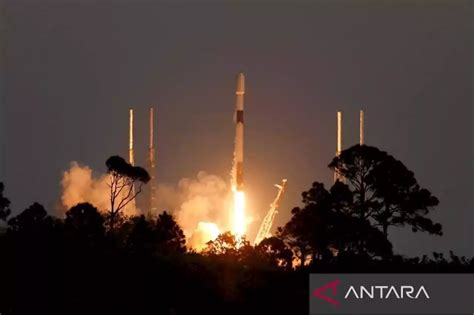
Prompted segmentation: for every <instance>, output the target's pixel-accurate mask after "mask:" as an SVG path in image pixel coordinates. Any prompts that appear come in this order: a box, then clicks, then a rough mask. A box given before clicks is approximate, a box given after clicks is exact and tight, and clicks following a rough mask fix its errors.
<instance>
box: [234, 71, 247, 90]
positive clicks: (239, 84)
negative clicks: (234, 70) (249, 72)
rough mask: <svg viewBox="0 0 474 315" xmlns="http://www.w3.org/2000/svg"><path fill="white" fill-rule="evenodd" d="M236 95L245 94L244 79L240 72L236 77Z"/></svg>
mask: <svg viewBox="0 0 474 315" xmlns="http://www.w3.org/2000/svg"><path fill="white" fill-rule="evenodd" d="M235 93H237V94H243V93H245V77H244V74H243V73H242V72H240V73H239V74H238V75H237V89H236V90H235Z"/></svg>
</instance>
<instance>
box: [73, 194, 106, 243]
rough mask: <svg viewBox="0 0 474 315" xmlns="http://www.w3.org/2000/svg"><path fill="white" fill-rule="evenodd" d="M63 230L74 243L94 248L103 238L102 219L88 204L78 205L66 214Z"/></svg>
mask: <svg viewBox="0 0 474 315" xmlns="http://www.w3.org/2000/svg"><path fill="white" fill-rule="evenodd" d="M64 230H65V233H66V236H68V237H70V238H72V239H74V240H75V241H76V242H80V243H81V244H86V245H88V246H95V245H97V244H98V243H99V242H101V241H102V239H103V238H104V236H105V227H104V218H103V217H102V215H101V214H100V213H99V211H98V210H97V208H95V207H94V206H92V205H91V204H90V203H79V204H77V205H75V206H74V207H72V208H71V209H69V211H67V212H66V218H65V220H64Z"/></svg>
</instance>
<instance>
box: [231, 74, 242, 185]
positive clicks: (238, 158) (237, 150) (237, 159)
mask: <svg viewBox="0 0 474 315" xmlns="http://www.w3.org/2000/svg"><path fill="white" fill-rule="evenodd" d="M244 94H245V78H244V74H243V73H239V74H238V75H237V87H236V90H235V95H236V99H235V115H234V119H235V147H234V172H235V173H234V174H233V177H234V181H235V186H236V189H237V190H243V186H244V181H243V164H244Z"/></svg>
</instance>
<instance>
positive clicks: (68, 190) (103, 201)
mask: <svg viewBox="0 0 474 315" xmlns="http://www.w3.org/2000/svg"><path fill="white" fill-rule="evenodd" d="M108 182H109V176H108V175H107V174H103V175H101V176H98V177H94V175H93V174H92V169H91V168H90V167H88V166H82V165H79V163H77V162H71V166H70V168H69V170H67V171H65V172H64V173H63V178H62V181H61V186H62V195H61V203H62V205H63V206H64V208H65V209H66V210H67V209H70V208H71V207H73V206H75V205H77V204H78V203H81V202H88V203H90V204H92V205H94V206H95V207H96V208H97V209H99V211H101V212H106V211H107V210H109V209H110V189H109V186H108ZM136 213H137V209H136V208H135V206H134V205H133V202H132V203H130V204H129V206H127V207H125V208H124V214H126V215H133V214H136Z"/></svg>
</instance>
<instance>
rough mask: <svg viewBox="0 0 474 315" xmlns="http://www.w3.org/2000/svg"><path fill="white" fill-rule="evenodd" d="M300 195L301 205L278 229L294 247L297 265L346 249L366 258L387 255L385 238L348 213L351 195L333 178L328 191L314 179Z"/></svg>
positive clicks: (351, 201) (368, 224) (351, 213)
mask: <svg viewBox="0 0 474 315" xmlns="http://www.w3.org/2000/svg"><path fill="white" fill-rule="evenodd" d="M302 196H303V203H304V204H305V206H304V207H303V208H299V207H296V208H294V209H293V210H292V217H291V219H290V221H288V223H286V224H285V226H284V227H283V228H279V229H278V236H279V237H280V238H281V239H282V240H283V241H284V242H285V243H286V244H288V246H290V248H292V249H293V250H294V252H295V254H296V256H297V258H298V260H299V261H300V265H303V264H304V263H305V262H306V261H308V260H309V259H310V260H311V261H313V262H314V261H316V260H328V259H330V258H331V257H333V256H335V255H339V254H340V253H347V252H350V253H353V254H357V255H366V256H370V257H373V256H380V257H382V256H387V255H390V254H391V251H392V246H391V244H390V242H389V241H388V240H387V238H386V237H385V236H384V235H383V234H382V233H381V232H380V231H379V230H378V229H377V228H375V227H372V226H371V224H370V222H369V221H368V220H367V219H364V218H361V217H360V216H359V215H357V214H355V213H354V212H352V210H351V209H352V207H353V196H352V192H351V191H350V190H349V187H348V186H347V185H345V184H343V183H342V182H339V181H337V182H336V183H335V184H334V186H333V187H332V188H331V190H330V191H328V190H326V189H325V187H324V184H322V183H318V182H315V183H313V185H312V187H311V189H309V190H308V191H305V192H303V194H302Z"/></svg>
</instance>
